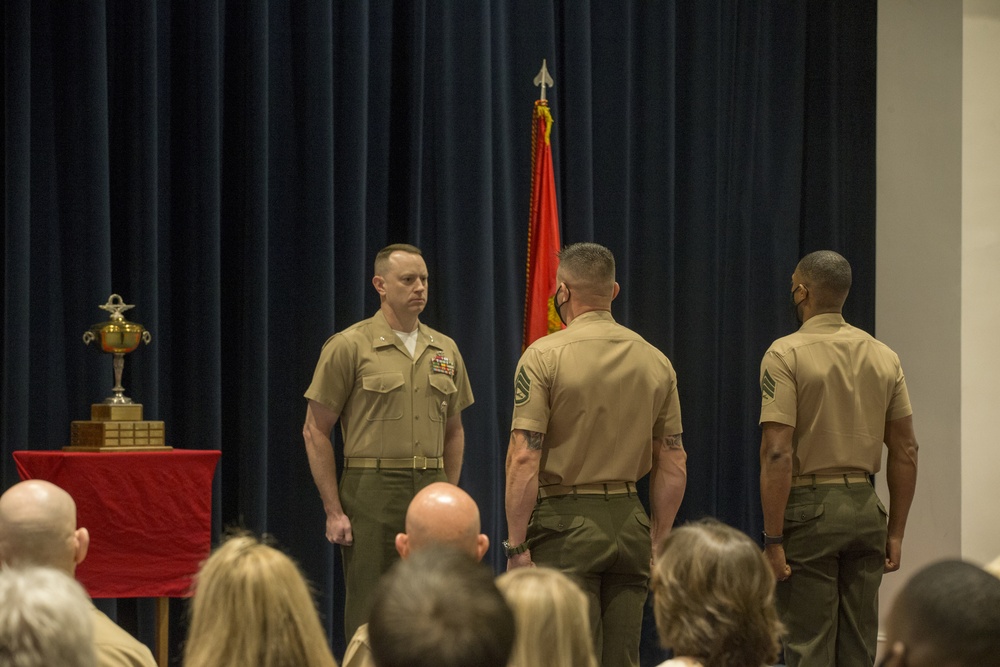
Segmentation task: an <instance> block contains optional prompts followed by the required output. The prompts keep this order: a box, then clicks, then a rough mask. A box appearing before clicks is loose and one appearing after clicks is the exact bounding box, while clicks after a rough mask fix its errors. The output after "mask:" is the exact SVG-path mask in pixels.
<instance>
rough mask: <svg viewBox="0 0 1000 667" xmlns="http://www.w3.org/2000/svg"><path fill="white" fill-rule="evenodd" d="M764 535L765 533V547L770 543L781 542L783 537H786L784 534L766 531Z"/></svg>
mask: <svg viewBox="0 0 1000 667" xmlns="http://www.w3.org/2000/svg"><path fill="white" fill-rule="evenodd" d="M763 535H764V546H765V547H766V546H767V545H768V544H781V541H782V540H783V539H785V536H784V535H768V534H767V533H766V532H765V533H763Z"/></svg>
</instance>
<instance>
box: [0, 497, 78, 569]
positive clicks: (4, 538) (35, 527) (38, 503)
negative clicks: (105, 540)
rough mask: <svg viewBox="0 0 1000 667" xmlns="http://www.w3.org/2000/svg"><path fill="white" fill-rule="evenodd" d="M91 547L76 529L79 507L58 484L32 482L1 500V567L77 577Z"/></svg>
mask: <svg viewBox="0 0 1000 667" xmlns="http://www.w3.org/2000/svg"><path fill="white" fill-rule="evenodd" d="M89 543H90V540H89V535H88V534H87V530H86V529H85V528H80V529H78V528H77V527H76V503H75V502H73V498H71V497H70V495H69V494H68V493H66V492H65V491H63V490H62V489H60V488H59V487H58V486H56V485H55V484H52V483H51V482H46V481H43V480H35V479H33V480H28V481H26V482H21V483H19V484H15V485H14V486H12V487H10V488H9V489H7V491H6V492H5V493H4V494H3V495H2V496H0V563H3V564H4V565H9V566H14V567H19V566H20V567H26V566H45V567H53V568H56V569H59V570H62V571H63V572H66V573H68V574H73V573H74V571H75V570H76V566H77V565H78V564H79V563H80V562H81V561H82V560H83V557H84V556H85V555H86V552H87V547H88V546H89Z"/></svg>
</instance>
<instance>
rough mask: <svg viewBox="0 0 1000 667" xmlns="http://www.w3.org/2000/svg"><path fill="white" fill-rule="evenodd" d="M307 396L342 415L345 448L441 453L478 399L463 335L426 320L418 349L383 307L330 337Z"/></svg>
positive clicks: (396, 454)
mask: <svg viewBox="0 0 1000 667" xmlns="http://www.w3.org/2000/svg"><path fill="white" fill-rule="evenodd" d="M305 396H306V398H309V399H311V400H314V401H316V402H318V403H321V404H323V405H325V406H326V407H328V408H330V409H331V410H333V411H334V412H335V413H337V414H338V415H339V416H340V428H341V432H342V433H343V436H344V456H347V457H352V456H365V457H369V456H370V457H383V458H406V457H410V456H427V457H438V456H441V455H442V454H443V453H444V432H445V423H446V422H447V420H448V418H450V417H453V416H455V415H457V414H459V413H460V412H461V411H462V410H464V409H465V408H467V407H468V406H470V405H472V402H473V400H474V399H473V396H472V388H471V386H470V385H469V377H468V374H467V373H466V370H465V363H464V362H463V361H462V355H461V354H460V353H459V351H458V346H457V345H455V341H453V340H452V339H451V338H449V337H448V336H445V335H444V334H442V333H440V332H437V331H435V330H434V329H431V328H430V327H428V326H425V325H423V324H420V325H419V326H418V334H417V346H416V349H415V352H414V356H413V357H411V356H410V353H409V352H408V351H407V350H406V347H405V346H404V345H403V343H402V341H400V340H399V337H398V336H397V335H396V334H395V332H394V331H393V330H392V328H391V327H390V326H389V323H388V322H386V319H385V316H384V315H383V314H382V312H381V311H379V312H378V313H376V314H375V316H374V317H372V318H370V319H367V320H364V321H362V322H359V323H357V324H355V325H354V326H352V327H349V328H348V329H345V330H344V331H341V332H340V333H338V334H335V335H334V336H332V337H331V338H330V339H329V340H327V341H326V343H325V344H324V345H323V351H322V352H321V353H320V357H319V362H318V363H317V364H316V370H315V372H314V373H313V380H312V384H310V385H309V389H308V390H306V393H305Z"/></svg>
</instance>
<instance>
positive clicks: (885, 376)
mask: <svg viewBox="0 0 1000 667" xmlns="http://www.w3.org/2000/svg"><path fill="white" fill-rule="evenodd" d="M760 388H761V410H760V423H762V424H763V423H764V422H777V423H779V424H786V425H788V426H792V427H794V428H795V432H794V435H793V437H792V452H793V457H792V474H793V475H813V474H830V473H841V472H850V471H864V472H868V473H875V472H878V471H879V468H880V467H881V463H882V443H883V440H884V438H885V423H886V422H887V421H892V420H894V419H900V418H902V417H906V416H908V415H910V414H912V413H913V410H912V409H911V408H910V397H909V394H908V393H907V391H906V381H905V379H904V377H903V369H902V368H901V367H900V364H899V357H898V356H896V353H895V352H893V351H892V350H891V349H889V347H888V346H887V345H885V344H884V343H881V342H879V341H878V340H876V339H875V338H873V337H872V336H871V335H869V334H868V333H866V332H865V331H862V330H861V329H857V328H855V327H852V326H851V325H849V324H848V323H847V322H845V321H844V318H843V317H842V316H841V315H840V314H838V313H824V314H822V315H816V316H813V317H811V318H809V319H808V320H807V321H806V322H805V324H803V325H802V327H801V328H800V329H799V330H798V331H796V332H795V333H793V334H791V335H789V336H785V337H784V338H779V339H778V340H776V341H774V343H772V344H771V347H770V348H769V349H768V350H767V352H766V353H765V354H764V359H763V361H761V364H760Z"/></svg>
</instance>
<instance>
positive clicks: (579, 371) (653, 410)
mask: <svg viewBox="0 0 1000 667" xmlns="http://www.w3.org/2000/svg"><path fill="white" fill-rule="evenodd" d="M559 258H560V265H559V269H558V271H557V275H556V281H557V282H558V289H557V291H556V296H555V305H556V308H557V311H558V312H559V315H560V317H561V318H563V319H564V320H565V322H566V323H567V324H568V327H567V329H566V330H565V331H560V332H556V333H553V334H550V335H548V336H545V337H543V338H540V339H539V340H537V341H535V342H534V343H533V344H532V345H531V346H530V347H529V348H528V349H527V350H525V352H524V354H523V355H522V357H521V361H520V363H519V364H518V367H517V371H516V374H515V380H514V413H513V420H512V423H511V436H510V441H509V445H508V451H507V464H506V472H507V483H506V492H505V493H506V497H505V500H506V510H507V530H508V533H507V534H508V538H507V540H506V542H505V545H504V547H505V551H506V553H507V557H508V569H512V568H515V567H525V566H530V565H532V564H535V563H537V564H539V565H548V566H551V567H555V568H558V569H560V570H563V571H564V572H567V573H568V574H570V575H573V576H574V577H575V578H576V580H577V582H578V583H580V584H581V587H582V588H583V590H584V592H585V593H586V594H587V595H588V598H589V601H590V620H591V627H592V628H593V629H594V632H595V644H596V646H597V647H599V650H598V656H599V657H600V659H601V664H602V665H604V667H616V666H619V665H638V657H639V635H640V629H641V624H642V609H643V605H644V604H645V601H646V595H647V593H648V579H649V564H650V559H651V557H652V553H653V547H654V545H657V544H658V543H659V541H661V540H662V539H663V538H664V537H666V535H667V534H668V533H669V532H670V527H671V525H672V524H673V521H674V518H675V516H676V514H677V509H678V507H679V506H680V502H681V499H682V498H683V496H684V489H685V485H686V454H685V452H684V447H683V443H682V440H681V431H682V429H681V415H680V403H679V400H678V395H677V378H676V375H675V374H674V369H673V367H672V366H671V364H670V361H669V360H667V358H666V357H665V356H664V355H663V354H662V353H661V352H660V351H659V350H657V349H656V348H655V347H653V346H652V345H650V344H649V343H647V342H646V341H645V340H643V339H642V337H641V336H639V335H638V334H636V333H635V332H633V331H630V330H629V329H627V328H625V327H623V326H621V325H620V324H617V323H616V322H615V321H614V318H613V317H612V316H611V302H612V300H613V299H614V298H615V297H616V296H617V295H618V291H619V287H618V283H616V282H615V268H614V257H613V256H612V254H611V252H610V251H609V250H608V249H607V248H604V247H603V246H600V245H597V244H594V243H577V244H574V245H571V246H567V247H566V248H564V249H563V250H562V252H561V253H560V255H559ZM647 473H651V476H650V484H649V486H650V491H649V493H650V506H651V509H652V517H649V516H647V515H646V512H645V510H644V509H643V507H642V504H641V503H640V501H639V499H638V497H637V496H636V493H635V482H636V481H637V480H639V479H640V478H642V477H643V476H644V475H646V474H647ZM612 602H613V604H612Z"/></svg>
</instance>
